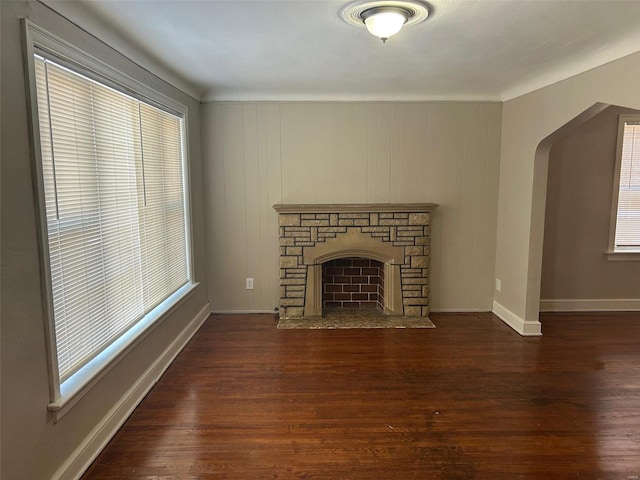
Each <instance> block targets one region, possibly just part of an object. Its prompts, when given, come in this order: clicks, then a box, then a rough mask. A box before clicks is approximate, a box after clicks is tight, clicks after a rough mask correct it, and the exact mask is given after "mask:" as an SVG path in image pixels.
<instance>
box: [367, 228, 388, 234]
mask: <svg viewBox="0 0 640 480" xmlns="http://www.w3.org/2000/svg"><path fill="white" fill-rule="evenodd" d="M388 231H389V227H363V228H362V232H363V233H373V232H388Z"/></svg>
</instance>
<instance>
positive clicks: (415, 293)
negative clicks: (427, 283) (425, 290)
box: [402, 290, 422, 298]
mask: <svg viewBox="0 0 640 480" xmlns="http://www.w3.org/2000/svg"><path fill="white" fill-rule="evenodd" d="M416 297H422V292H421V291H420V290H402V298H416Z"/></svg>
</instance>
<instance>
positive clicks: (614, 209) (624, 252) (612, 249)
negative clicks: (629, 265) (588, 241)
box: [606, 114, 640, 261]
mask: <svg viewBox="0 0 640 480" xmlns="http://www.w3.org/2000/svg"><path fill="white" fill-rule="evenodd" d="M639 121H640V114H622V115H619V116H618V139H617V146H616V166H615V173H614V177H613V194H612V201H611V224H610V228H609V245H608V247H607V251H606V255H607V258H608V259H609V260H613V261H619V260H622V261H640V250H637V251H636V250H631V249H617V250H616V226H617V223H618V197H619V194H620V170H621V164H622V144H623V140H624V126H625V123H627V122H639Z"/></svg>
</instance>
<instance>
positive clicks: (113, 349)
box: [22, 19, 198, 421]
mask: <svg viewBox="0 0 640 480" xmlns="http://www.w3.org/2000/svg"><path fill="white" fill-rule="evenodd" d="M22 30H23V40H24V44H23V45H24V55H25V59H24V61H25V67H26V73H27V75H26V79H27V82H28V85H27V89H28V96H27V98H28V102H29V109H30V113H31V118H30V122H31V123H30V127H31V129H30V130H31V144H32V163H33V172H34V184H35V188H36V202H37V204H36V207H37V214H38V222H37V224H38V236H39V250H40V265H41V279H42V296H43V298H42V301H43V305H44V321H45V332H46V341H47V363H48V370H49V396H50V399H49V400H50V401H49V404H48V405H47V409H48V410H49V411H50V412H52V414H53V417H54V421H58V420H59V419H60V418H62V417H63V416H64V415H65V414H66V413H67V412H68V411H69V410H70V409H71V408H72V407H73V405H75V404H76V403H77V402H78V401H79V400H80V399H81V398H82V397H83V396H84V395H85V394H86V393H88V392H89V391H90V390H91V388H92V387H93V386H94V385H95V384H96V383H97V382H98V381H99V380H100V379H101V378H103V377H104V376H105V375H106V374H107V373H108V372H109V371H110V370H111V369H112V368H113V367H114V366H116V365H117V364H118V362H119V361H120V360H121V359H122V358H123V357H125V356H126V355H127V353H129V352H130V351H131V350H132V349H133V348H135V346H136V345H138V344H139V343H140V342H141V341H142V340H143V339H144V338H145V337H147V336H148V335H149V334H150V333H151V332H152V331H153V330H154V329H155V328H156V327H157V326H158V325H159V324H161V323H162V321H163V320H164V319H165V318H167V317H168V316H169V315H170V314H171V313H172V312H173V311H174V310H175V309H176V308H177V307H178V306H179V305H180V304H181V303H183V302H184V301H185V300H186V299H187V298H188V297H189V296H190V295H191V294H192V292H193V291H194V290H195V288H196V287H197V285H198V283H196V282H194V279H193V232H192V229H193V226H192V221H191V207H190V198H191V190H190V185H189V179H190V175H189V158H190V157H189V151H188V145H189V142H188V132H189V128H188V121H189V115H188V108H187V107H186V106H185V105H182V104H181V103H179V102H177V101H175V100H173V99H172V98H170V97H167V96H165V95H163V94H161V93H159V92H157V91H155V90H153V89H152V88H150V87H148V86H147V85H145V84H143V83H141V82H140V81H138V80H136V79H134V78H132V77H130V76H128V75H126V74H124V73H122V72H120V71H119V70H116V69H115V68H113V67H111V66H110V65H108V64H107V63H104V62H103V61H101V60H99V59H98V58H96V57H94V56H92V55H90V54H88V53H86V52H84V51H82V50H80V49H79V48H77V47H75V46H74V45H72V44H70V43H68V42H66V41H65V40H63V39H61V38H59V37H57V36H56V35H54V34H52V33H50V32H48V31H47V30H45V29H43V28H41V27H39V26H38V25H36V24H34V23H33V22H31V21H29V20H28V19H22ZM38 51H45V52H48V53H50V54H51V55H53V56H55V57H56V61H58V60H59V63H60V64H62V65H65V64H66V65H65V66H71V67H72V68H73V69H74V70H77V71H80V72H81V73H82V74H83V75H85V76H87V77H88V78H91V79H93V80H97V81H99V82H100V83H103V84H105V85H108V86H109V87H111V88H114V89H116V90H119V91H121V92H123V93H125V94H127V95H129V96H132V97H134V98H137V99H139V100H142V101H144V102H145V103H148V104H151V105H154V106H156V107H159V108H161V109H162V110H165V111H168V112H170V113H173V114H175V115H178V116H180V117H181V118H182V119H183V122H182V125H183V127H182V128H183V135H182V151H183V152H184V167H183V168H184V170H183V175H184V192H185V209H186V223H187V225H186V235H187V242H186V243H187V247H188V252H187V263H188V282H187V284H186V285H184V286H183V287H182V288H180V289H179V290H178V291H176V292H175V293H174V294H173V295H171V296H170V297H169V298H168V299H167V300H165V301H164V302H163V303H162V304H161V305H160V306H159V307H157V308H156V309H154V310H153V311H152V312H151V313H150V314H149V315H147V316H146V317H144V318H143V319H142V320H141V321H139V322H138V323H137V324H135V325H134V326H133V327H132V328H130V329H129V330H128V331H127V332H126V333H125V334H124V335H122V336H121V337H120V338H119V339H118V340H116V341H115V342H114V343H112V344H111V345H110V346H109V347H108V348H107V349H105V350H104V351H103V352H101V353H100V354H99V355H97V356H96V357H95V358H94V359H92V360H91V361H90V362H88V363H87V364H86V365H85V366H84V367H82V368H81V369H80V370H79V371H78V372H76V373H75V374H73V375H72V376H71V377H69V378H68V379H67V380H65V381H64V382H62V383H60V381H59V376H58V365H57V357H56V339H55V324H54V318H53V298H52V286H51V278H50V273H49V271H50V265H49V249H48V241H47V231H46V225H47V222H46V209H45V203H44V201H45V195H44V182H43V172H42V151H41V144H40V133H39V122H38V118H39V116H38V101H37V91H36V80H35V78H36V77H35V64H34V54H35V53H37V52H38Z"/></svg>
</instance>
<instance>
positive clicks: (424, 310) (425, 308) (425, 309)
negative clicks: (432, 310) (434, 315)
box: [422, 305, 429, 317]
mask: <svg viewBox="0 0 640 480" xmlns="http://www.w3.org/2000/svg"><path fill="white" fill-rule="evenodd" d="M422 316H423V317H428V316H429V306H428V305H424V306H423V307H422Z"/></svg>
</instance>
